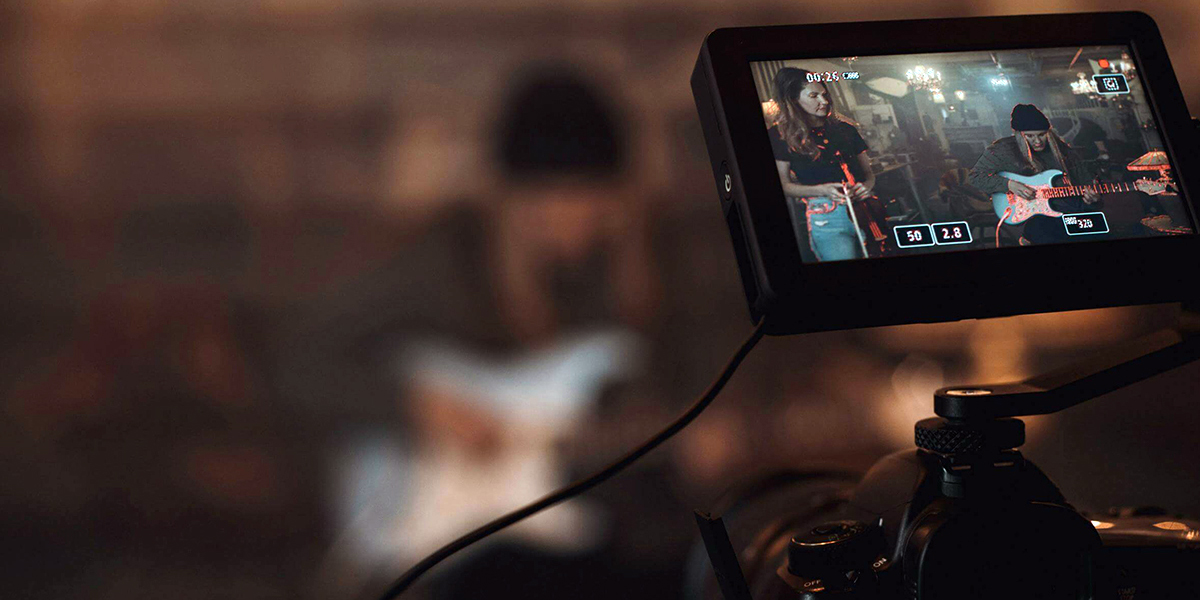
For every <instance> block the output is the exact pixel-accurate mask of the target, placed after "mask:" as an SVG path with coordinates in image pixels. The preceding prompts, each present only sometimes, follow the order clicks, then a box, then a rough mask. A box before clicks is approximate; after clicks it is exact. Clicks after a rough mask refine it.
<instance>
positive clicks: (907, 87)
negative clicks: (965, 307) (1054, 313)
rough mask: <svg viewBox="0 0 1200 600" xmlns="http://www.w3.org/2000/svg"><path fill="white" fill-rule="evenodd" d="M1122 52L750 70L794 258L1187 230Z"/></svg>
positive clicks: (840, 61) (1104, 49)
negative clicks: (792, 239)
mask: <svg viewBox="0 0 1200 600" xmlns="http://www.w3.org/2000/svg"><path fill="white" fill-rule="evenodd" d="M1131 55H1132V53H1131V51H1130V49H1129V48H1128V47H1127V46H1090V47H1083V48H1080V47H1072V48H1043V49H1034V50H1004V51H996V52H947V53H939V54H921V55H897V56H862V57H855V56H850V57H839V58H826V59H798V60H773V61H756V62H752V63H751V65H750V66H751V70H752V72H753V75H754V83H755V87H756V88H757V91H758V96H759V101H760V102H761V103H762V109H763V117H764V120H765V126H766V128H767V130H768V137H769V138H770V141H771V148H772V151H773V154H774V157H775V165H776V168H777V170H778V172H779V178H780V184H781V185H782V187H783V191H784V196H785V202H786V203H787V206H788V212H789V214H790V216H791V219H792V225H793V229H794V230H795V235H796V241H797V244H798V245H799V248H800V254H801V257H802V258H803V260H804V261H805V262H823V261H835V260H851V259H858V258H864V257H867V258H876V257H887V256H900V255H904V254H914V253H922V252H955V251H962V250H972V249H983V248H996V247H1011V246H1018V245H1020V246H1028V245H1042V244H1059V243H1073V242H1086V241H1101V240H1107V239H1118V238H1134V237H1151V236H1168V235H1186V234H1192V233H1194V227H1195V225H1194V222H1193V219H1192V216H1191V214H1190V212H1189V210H1188V208H1187V205H1186V203H1185V202H1184V199H1183V198H1182V197H1181V195H1180V190H1179V186H1178V184H1177V183H1176V180H1175V175H1174V170H1173V169H1172V166H1171V161H1170V159H1169V157H1168V156H1167V154H1166V151H1165V150H1166V147H1165V144H1164V143H1163V137H1162V134H1161V132H1160V130H1159V127H1158V124H1157V122H1156V121H1155V118H1154V115H1153V112H1152V110H1151V107H1150V105H1149V103H1148V101H1147V99H1146V94H1145V92H1144V91H1143V88H1142V85H1141V80H1140V78H1139V76H1138V71H1137V68H1136V65H1135V62H1134V61H1133V59H1132V58H1131Z"/></svg>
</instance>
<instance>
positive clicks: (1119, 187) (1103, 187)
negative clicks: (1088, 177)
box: [1038, 183, 1135, 198]
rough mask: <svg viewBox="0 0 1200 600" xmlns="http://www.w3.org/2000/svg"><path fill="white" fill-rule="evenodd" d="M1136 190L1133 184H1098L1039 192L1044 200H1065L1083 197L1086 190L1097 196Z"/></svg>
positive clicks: (1046, 189)
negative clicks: (1068, 197) (1066, 198)
mask: <svg viewBox="0 0 1200 600" xmlns="http://www.w3.org/2000/svg"><path fill="white" fill-rule="evenodd" d="M1134 189H1135V188H1134V187H1133V184H1132V183H1097V184H1095V185H1069V186H1066V187H1054V188H1045V189H1041V190H1038V193H1039V194H1040V195H1041V196H1042V197H1043V198H1064V197H1067V196H1082V195H1083V192H1084V191H1085V190H1091V191H1093V192H1096V193H1097V194H1111V193H1114V192H1132V191H1133V190H1134Z"/></svg>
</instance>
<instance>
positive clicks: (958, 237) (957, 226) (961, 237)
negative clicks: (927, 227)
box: [933, 221, 971, 246]
mask: <svg viewBox="0 0 1200 600" xmlns="http://www.w3.org/2000/svg"><path fill="white" fill-rule="evenodd" d="M933 241H934V242H935V243H937V245H939V246H953V245H954V244H970V243H971V228H970V227H967V222H966V221H955V222H953V223H934V224H933Z"/></svg>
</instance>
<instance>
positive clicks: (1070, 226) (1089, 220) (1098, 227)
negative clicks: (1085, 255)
mask: <svg viewBox="0 0 1200 600" xmlns="http://www.w3.org/2000/svg"><path fill="white" fill-rule="evenodd" d="M1062 220H1063V226H1064V227H1066V228H1067V235H1095V234H1098V233H1108V221H1106V220H1105V219H1104V213H1102V212H1091V213H1075V214H1070V215H1063V216H1062Z"/></svg>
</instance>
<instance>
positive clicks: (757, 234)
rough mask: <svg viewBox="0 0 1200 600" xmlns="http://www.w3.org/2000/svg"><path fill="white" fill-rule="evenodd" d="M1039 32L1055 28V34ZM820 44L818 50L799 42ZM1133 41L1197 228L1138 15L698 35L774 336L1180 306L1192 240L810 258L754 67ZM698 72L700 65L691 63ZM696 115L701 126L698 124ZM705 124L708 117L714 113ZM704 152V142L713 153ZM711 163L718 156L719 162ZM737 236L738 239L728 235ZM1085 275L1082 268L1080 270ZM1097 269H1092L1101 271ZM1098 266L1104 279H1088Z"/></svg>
mask: <svg viewBox="0 0 1200 600" xmlns="http://www.w3.org/2000/svg"><path fill="white" fill-rule="evenodd" d="M1047 31H1055V32H1056V33H1055V35H1054V36H1052V37H1050V36H1047V35H1046V34H1045V32H1047ZM811 39H820V40H821V43H819V44H816V43H805V42H804V40H811ZM1109 45H1122V46H1129V47H1130V49H1131V51H1132V55H1131V56H1132V58H1133V60H1135V61H1136V62H1137V66H1138V70H1139V76H1140V78H1141V81H1142V85H1143V89H1144V90H1145V93H1146V96H1147V101H1148V103H1149V105H1150V109H1151V111H1152V112H1153V114H1154V116H1155V119H1156V120H1157V122H1158V124H1159V127H1160V129H1161V134H1162V139H1163V142H1164V144H1165V145H1166V150H1167V153H1168V155H1169V157H1170V159H1171V160H1172V162H1173V164H1174V165H1175V167H1176V173H1175V175H1176V179H1177V180H1178V182H1179V185H1180V187H1181V190H1180V191H1181V196H1182V198H1184V199H1185V202H1186V204H1187V205H1188V208H1189V210H1190V213H1191V214H1190V216H1191V218H1192V220H1193V226H1195V223H1196V214H1197V212H1198V207H1197V204H1196V202H1197V200H1196V194H1195V193H1192V190H1200V184H1198V183H1197V179H1196V178H1197V176H1198V174H1200V171H1198V169H1200V152H1197V135H1196V131H1195V126H1194V125H1193V123H1192V120H1191V118H1190V116H1189V114H1188V111H1187V106H1186V103H1185V102H1184V98H1183V93H1182V91H1181V90H1180V88H1179V83H1178V81H1177V79H1176V77H1175V73H1174V71H1173V69H1172V67H1171V64H1170V60H1169V58H1168V57H1167V53H1166V49H1165V47H1164V45H1163V41H1162V36H1161V34H1160V33H1159V30H1158V27H1157V25H1156V24H1155V23H1154V21H1153V19H1151V18H1150V17H1149V16H1148V15H1146V14H1144V13H1140V12H1122V13H1086V14H1069V15H1036V16H1016V17H983V18H969V19H932V20H919V21H875V22H862V23H836V24H822V25H796V26H771V27H745V28H731V29H718V30H716V31H714V32H712V33H711V34H709V36H708V37H707V38H706V40H705V44H704V47H703V49H702V52H701V59H700V61H701V65H705V63H706V66H707V68H708V69H709V70H710V73H709V77H710V79H711V81H710V85H711V87H712V88H713V89H712V90H711V92H712V94H713V100H714V106H718V107H720V108H719V109H717V110H716V111H715V112H716V114H715V118H716V119H718V120H719V121H720V122H719V123H718V127H717V128H716V130H717V131H720V132H722V135H723V136H725V142H726V144H727V147H728V148H729V149H730V156H729V158H728V160H729V163H730V166H731V171H732V172H733V174H734V177H735V180H736V186H735V188H736V189H735V194H734V198H733V204H732V206H730V210H737V211H740V213H741V217H742V219H741V221H742V227H743V228H744V229H745V231H743V232H742V234H743V235H744V238H745V240H746V241H745V244H744V245H743V247H739V248H737V251H738V252H739V253H746V254H747V255H746V256H739V258H740V259H742V260H739V264H740V265H742V269H743V270H746V269H747V268H751V269H752V270H753V271H754V272H753V273H743V277H749V278H751V279H753V280H754V282H755V286H756V298H755V299H754V303H753V305H752V307H751V312H752V314H754V315H756V316H757V315H760V314H767V315H768V316H769V317H770V318H769V324H768V328H767V329H768V332H769V333H775V334H784V333H798V332H806V331H821V330H830V329H845V328H855V327H868V326H877V325H891V324H902V323H916V322H938V321H952V320H959V319H965V318H983V317H993V316H1003V315H1014V314H1025V313H1037V312H1053V311H1062V310H1073V309H1083V308H1097V307H1105V306H1123V305H1133V304H1146V303H1154V302H1171V301H1179V300H1184V299H1185V295H1186V293H1187V291H1188V288H1189V285H1190V283H1191V282H1190V277H1187V275H1186V274H1185V273H1184V272H1183V271H1185V270H1186V269H1187V268H1186V267H1184V268H1181V266H1180V265H1186V264H1187V263H1186V261H1185V260H1182V259H1185V258H1186V257H1187V256H1192V257H1196V256H1200V235H1196V234H1191V235H1182V236H1173V237H1152V238H1139V239H1119V240H1118V239H1114V240H1107V241H1102V242H1089V243H1080V244H1064V245H1051V246H1026V247H1006V248H996V249H980V250H971V251H965V252H948V253H929V254H919V255H916V254H914V255H907V256H906V255H900V256H894V257H887V258H879V259H861V260H853V261H840V262H830V263H805V262H803V261H802V260H801V256H800V252H799V249H798V247H797V245H796V241H795V237H794V233H793V230H792V225H791V222H790V216H789V215H788V211H787V207H786V205H785V202H784V201H783V191H782V188H781V186H780V183H779V177H778V174H777V172H776V169H775V162H774V157H773V155H772V153H771V146H770V141H769V139H768V137H767V129H766V128H765V127H764V124H763V114H762V107H761V103H760V100H759V98H758V93H757V91H756V90H755V86H754V81H753V77H752V74H751V69H750V63H751V62H753V61H760V60H784V59H804V58H829V57H838V56H870V55H901V54H925V53H934V52H955V51H986V50H1014V49H1036V48H1057V47H1064V46H1109ZM698 68H699V67H698ZM701 118H706V117H705V115H703V114H702V115H701ZM710 118H711V117H710ZM710 148H711V145H710ZM715 160H716V158H715V157H714V161H715ZM737 237H738V236H737V234H735V238H737ZM1073 266H1081V267H1084V266H1085V267H1086V268H1075V269H1073V268H1072V267H1073ZM1097 267H1100V268H1099V269H1098V268H1097ZM1098 270H1099V271H1103V272H1104V273H1105V276H1104V277H1099V278H1098V277H1096V276H1095V274H1096V273H1097V272H1098Z"/></svg>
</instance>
